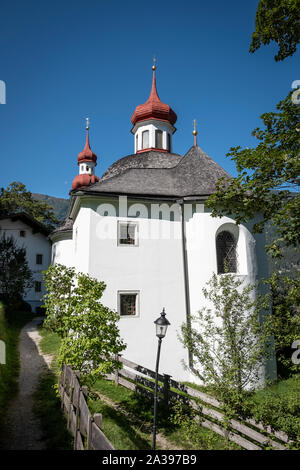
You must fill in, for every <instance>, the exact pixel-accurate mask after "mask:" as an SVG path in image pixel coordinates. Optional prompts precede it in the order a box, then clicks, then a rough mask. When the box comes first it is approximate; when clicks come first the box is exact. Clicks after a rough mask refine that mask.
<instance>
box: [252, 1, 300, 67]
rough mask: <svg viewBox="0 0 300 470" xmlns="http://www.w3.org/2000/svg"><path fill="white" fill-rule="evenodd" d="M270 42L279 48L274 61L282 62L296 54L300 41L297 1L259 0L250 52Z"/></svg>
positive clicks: (298, 5) (299, 14)
mask: <svg viewBox="0 0 300 470" xmlns="http://www.w3.org/2000/svg"><path fill="white" fill-rule="evenodd" d="M270 41H275V42H276V43H277V44H278V46H279V51H278V53H277V55H276V56H275V60H276V61H280V60H284V59H285V58H286V57H289V56H291V55H293V54H294V53H295V52H296V49H297V45H298V43H299V41H300V4H299V0H260V2H259V4H258V7H257V12H256V17H255V31H254V33H253V34H252V41H251V45H250V52H255V51H256V50H257V49H259V48H260V46H261V45H262V44H265V45H266V44H269V43H270Z"/></svg>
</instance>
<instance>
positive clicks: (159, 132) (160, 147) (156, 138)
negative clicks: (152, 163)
mask: <svg viewBox="0 0 300 470" xmlns="http://www.w3.org/2000/svg"><path fill="white" fill-rule="evenodd" d="M159 135H160V137H161V145H158V136H159ZM163 139H164V133H163V131H162V130H161V129H155V148H156V149H163V143H164V141H163Z"/></svg>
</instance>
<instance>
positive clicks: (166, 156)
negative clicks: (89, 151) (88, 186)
mask: <svg viewBox="0 0 300 470" xmlns="http://www.w3.org/2000/svg"><path fill="white" fill-rule="evenodd" d="M182 158H183V157H182V156H181V155H179V154H178V153H169V152H159V151H154V150H149V151H148V152H143V153H134V154H132V155H127V156H126V157H123V158H120V160H118V161H116V162H115V163H113V164H112V165H111V166H110V167H109V168H108V170H106V172H105V173H104V175H103V176H102V177H101V181H103V180H105V179H107V178H111V177H112V176H117V175H119V174H120V173H123V172H124V171H125V170H128V169H130V168H173V167H174V166H176V165H177V164H178V163H179V162H180V160H181V159H182Z"/></svg>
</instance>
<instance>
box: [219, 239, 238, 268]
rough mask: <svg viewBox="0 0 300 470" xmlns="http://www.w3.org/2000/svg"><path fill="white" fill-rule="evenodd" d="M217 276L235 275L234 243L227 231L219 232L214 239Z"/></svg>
mask: <svg viewBox="0 0 300 470" xmlns="http://www.w3.org/2000/svg"><path fill="white" fill-rule="evenodd" d="M216 249H217V264H218V274H223V273H225V272H229V273H236V272H237V262H236V242H235V239H234V236H233V235H232V234H231V233H230V232H227V231H223V232H220V233H219V234H218V235H217V238H216Z"/></svg>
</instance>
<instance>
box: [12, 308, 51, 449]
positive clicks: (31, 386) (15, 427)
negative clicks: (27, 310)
mask: <svg viewBox="0 0 300 470" xmlns="http://www.w3.org/2000/svg"><path fill="white" fill-rule="evenodd" d="M42 321H43V318H42V317H36V318H34V319H33V320H32V321H31V322H30V323H27V325H25V326H24V328H23V329H22V331H21V334H20V341H19V352H20V375H19V392H18V394H17V396H16V398H15V399H14V400H13V402H12V404H11V406H10V409H9V411H8V417H7V422H6V425H7V426H6V435H5V440H4V443H3V444H4V446H3V448H4V449H7V450H44V449H45V448H46V446H45V443H44V442H43V441H42V432H41V430H40V425H39V421H38V420H37V418H36V417H35V415H34V414H33V411H32V405H33V393H34V391H35V389H36V386H37V382H38V378H39V375H40V373H41V372H42V370H43V369H45V368H47V367H49V365H50V363H51V356H43V355H42V353H41V351H40V348H39V342H40V340H41V337H40V335H39V333H38V331H37V326H38V325H39V324H40V323H42Z"/></svg>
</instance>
